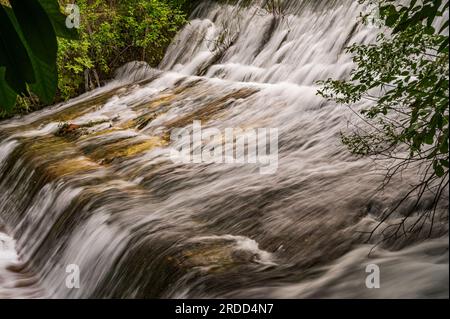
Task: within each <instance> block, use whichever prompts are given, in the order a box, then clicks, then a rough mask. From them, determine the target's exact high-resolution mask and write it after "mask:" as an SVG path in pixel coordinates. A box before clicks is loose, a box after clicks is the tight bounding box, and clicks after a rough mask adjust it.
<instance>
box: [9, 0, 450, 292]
mask: <svg viewBox="0 0 450 319" xmlns="http://www.w3.org/2000/svg"><path fill="white" fill-rule="evenodd" d="M361 9H362V8H361V7H360V6H359V5H358V4H357V1H349V0H340V1H338V0H336V1H307V0H298V1H296V0H292V1H287V0H286V1H284V2H283V5H282V6H281V7H280V8H277V10H273V11H267V10H265V9H263V8H262V7H261V6H258V5H257V4H254V5H252V6H239V5H227V4H218V3H215V2H213V1H204V2H202V3H200V4H199V5H198V7H197V9H196V10H195V11H194V13H193V18H192V21H191V23H190V24H189V25H187V26H186V27H185V28H184V29H183V30H182V31H181V32H180V33H179V34H178V35H177V37H176V38H175V40H174V41H173V43H172V45H171V46H170V48H169V49H168V52H167V54H166V56H165V58H164V60H163V62H162V63H161V65H160V68H159V70H154V69H149V68H146V67H145V66H144V65H142V64H139V63H138V64H129V65H126V66H124V67H123V68H122V69H121V70H119V71H118V75H117V78H116V80H114V81H112V82H111V83H110V84H108V85H106V86H105V87H103V88H100V89H98V90H96V91H93V92H90V93H88V94H85V95H83V96H81V97H79V98H77V99H74V100H72V101H70V102H68V103H66V104H62V105H57V106H54V107H52V108H48V109H45V110H43V111H40V112H36V113H34V114H30V115H28V116H25V117H22V118H18V119H12V120H8V121H4V122H2V123H0V176H1V180H0V190H1V192H0V217H1V222H2V223H3V227H4V228H5V229H4V230H2V229H0V231H4V232H6V233H8V235H9V236H11V237H12V238H14V239H15V240H16V244H15V247H16V250H17V251H18V252H20V254H19V256H16V253H15V251H14V250H13V247H14V242H13V240H12V239H11V238H10V237H8V236H6V234H3V233H0V297H24V296H25V297H26V296H28V297H59V298H61V297H62V298H75V297H82V298H89V297H102V298H107V297H120V298H142V297H147V298H149V297H165V298H167V297H168V298H173V297H178V298H181V297H183V298H190V297H255V298H256V297H275V298H298V297H369V298H370V297H388V298H389V297H447V298H448V295H449V287H448V272H449V266H448V237H447V236H448V235H447V234H448V226H447V224H448V215H447V209H448V199H446V201H444V202H442V203H441V204H440V205H439V207H438V212H437V218H436V220H435V222H434V223H435V225H434V228H433V232H432V234H431V237H432V238H431V239H426V240H422V238H421V237H420V236H418V237H415V238H407V239H405V240H399V241H396V242H392V243H391V242H389V243H384V244H383V245H382V246H380V247H379V248H378V249H376V250H375V251H374V252H373V253H372V254H371V255H370V256H368V253H369V251H370V249H371V248H372V247H373V245H374V244H375V243H376V242H377V240H379V238H380V237H379V236H380V235H379V234H375V237H374V239H373V240H372V242H371V243H368V244H365V243H364V237H363V236H362V235H361V232H362V231H369V230H371V229H372V228H373V227H374V226H375V225H376V224H377V223H378V220H379V216H380V214H381V213H382V212H383V210H384V209H386V208H388V207H390V206H392V205H393V203H395V201H396V200H398V199H399V198H401V197H402V195H404V194H405V191H406V189H407V186H408V185H409V182H410V181H412V180H414V179H415V178H417V176H415V172H406V173H405V174H404V176H403V178H402V180H395V181H393V182H392V183H391V185H390V186H389V187H388V188H387V189H386V190H385V191H384V192H382V193H380V192H376V189H377V187H378V186H379V185H380V183H381V181H382V179H383V172H382V171H379V170H378V166H376V165H375V164H374V163H373V162H372V161H370V160H369V159H357V158H355V157H353V156H352V155H351V154H349V152H348V150H347V149H346V147H345V146H343V145H341V143H340V141H339V132H340V131H341V130H345V129H346V126H347V122H348V120H349V119H350V120H351V121H357V119H356V118H354V117H352V113H351V112H350V111H349V110H348V109H346V108H344V107H340V106H337V105H334V104H332V103H329V102H326V101H324V100H323V99H321V98H320V97H318V96H317V95H316V91H317V87H316V85H315V82H316V81H317V80H320V79H326V78H329V77H334V78H338V77H345V76H346V75H347V74H348V72H349V71H350V70H351V68H352V63H351V59H350V57H349V56H348V55H346V54H345V53H344V47H345V46H346V45H348V44H350V43H353V42H370V41H373V39H374V36H375V32H374V30H371V29H370V28H364V27H361V26H359V25H358V24H357V17H358V15H359V12H360V11H361ZM355 107H358V106H357V105H356V106H355ZM193 121H201V124H202V126H203V128H204V129H207V128H212V127H214V128H218V129H219V130H225V129H226V128H238V127H239V128H242V129H247V128H277V129H278V136H277V138H278V141H277V142H278V161H277V169H276V172H274V173H273V174H260V170H259V168H260V167H259V165H258V164H214V163H176V162H174V161H173V160H172V159H171V156H170V154H171V147H173V143H174V142H173V141H171V139H170V138H169V136H170V133H171V132H172V130H173V129H175V128H187V129H190V128H191V127H192V125H193ZM62 123H63V124H62ZM269 142H271V141H269ZM214 143H216V144H217V143H219V141H215V142H214ZM426 202H427V201H426V200H425V201H424V204H423V207H419V208H418V209H417V212H414V213H417V214H418V213H420V209H424V206H425V205H426ZM408 209H410V208H408V205H405V206H404V207H402V208H401V209H400V211H399V213H398V214H399V215H398V216H397V218H401V217H402V214H405V213H409V210H408ZM394 218H395V216H394ZM411 218H412V219H411V220H412V221H414V218H417V217H414V216H413V217H411ZM0 227H1V225H0ZM370 263H375V264H377V265H379V267H380V269H381V271H382V283H381V289H367V288H366V286H365V280H366V276H367V273H366V272H365V267H366V265H367V264H370ZM68 265H77V266H78V267H79V270H80V287H79V288H78V289H69V288H68V287H67V286H66V277H67V275H68V274H67V273H66V267H67V266H68Z"/></svg>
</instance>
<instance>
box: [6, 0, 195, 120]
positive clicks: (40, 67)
mask: <svg viewBox="0 0 450 319" xmlns="http://www.w3.org/2000/svg"><path fill="white" fill-rule="evenodd" d="M2 2H3V3H5V0H0V3H2ZM9 3H10V4H11V7H12V8H11V7H9V6H7V5H3V6H2V7H1V8H2V9H1V10H2V11H0V20H1V22H0V24H1V25H0V39H1V40H0V81H1V82H0V111H1V109H2V108H3V109H6V110H9V111H7V112H6V113H5V112H4V113H3V116H8V115H11V114H14V113H17V112H20V111H21V109H30V108H31V109H33V108H39V107H41V106H43V105H48V104H52V103H54V102H56V101H61V100H66V99H69V98H71V97H74V96H77V95H79V94H81V93H83V92H85V91H86V90H89V89H93V88H95V87H97V86H100V85H101V84H102V83H103V82H104V81H106V80H108V79H110V78H111V76H112V73H113V71H114V70H115V69H116V68H117V67H119V66H121V65H122V64H124V63H126V62H129V61H132V60H143V61H146V62H148V63H149V64H150V65H152V66H156V65H157V64H158V63H159V62H160V60H161V59H162V57H163V54H164V51H165V49H166V47H167V46H168V45H169V44H170V41H171V40H172V38H173V36H174V35H175V34H176V32H177V31H178V29H179V28H180V27H181V26H182V25H184V24H185V23H186V14H187V12H188V10H189V9H190V8H191V7H192V5H193V3H195V1H187V0H121V1H103V0H78V1H77V2H76V4H77V5H78V6H79V9H80V22H81V25H80V28H79V29H78V30H77V31H78V32H76V31H75V29H68V28H67V27H66V25H65V20H66V17H65V15H63V14H62V13H61V8H63V7H64V6H65V5H67V4H69V3H72V1H69V0H60V1H59V2H58V1H57V0H25V1H23V0H11V1H9ZM14 8H16V9H17V12H18V13H17V15H16V14H15V11H14V10H15V9H14ZM36 8H38V9H36ZM30 10H31V11H32V12H31V11H30ZM43 12H44V13H45V14H46V15H43V14H42V13H43ZM3 17H8V18H7V19H4V18H3ZM19 17H20V19H19ZM25 17H29V19H25ZM36 25H39V27H36ZM3 30H5V31H3ZM8 30H15V33H14V32H10V31H8ZM77 33H78V34H79V36H78V35H77ZM15 34H16V36H14V37H13V36H11V35H15ZM43 34H45V35H46V36H45V37H44V38H43V36H42V35H43ZM55 35H56V36H58V37H59V38H58V39H56V37H55ZM74 39H76V41H75V40H74ZM5 41H9V42H5ZM11 41H15V42H11ZM56 41H57V42H56ZM12 48H17V49H14V50H13V49H12ZM3 61H5V62H3ZM1 66H5V67H1ZM17 94H20V95H19V98H18V99H17V97H16V96H17ZM16 100H17V103H16ZM14 105H15V107H14V108H13V106H14ZM1 117H2V114H1V112H0V118H1Z"/></svg>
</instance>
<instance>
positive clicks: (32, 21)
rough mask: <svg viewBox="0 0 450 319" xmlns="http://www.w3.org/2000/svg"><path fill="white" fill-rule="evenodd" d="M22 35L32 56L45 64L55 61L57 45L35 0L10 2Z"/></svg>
mask: <svg viewBox="0 0 450 319" xmlns="http://www.w3.org/2000/svg"><path fill="white" fill-rule="evenodd" d="M9 2H10V3H11V6H12V9H13V11H14V15H15V16H16V19H17V21H18V22H19V25H20V29H21V30H22V34H23V36H24V38H25V40H26V42H27V44H28V47H29V48H30V49H31V51H33V54H34V55H35V56H36V57H37V58H39V59H41V60H42V61H44V62H46V63H49V64H50V63H52V62H53V61H55V60H56V52H57V49H58V44H57V42H56V34H55V31H54V30H53V26H52V23H51V22H50V19H49V17H48V16H47V13H46V12H45V10H44V9H43V8H42V6H41V5H40V4H39V2H37V1H36V0H10V1H9Z"/></svg>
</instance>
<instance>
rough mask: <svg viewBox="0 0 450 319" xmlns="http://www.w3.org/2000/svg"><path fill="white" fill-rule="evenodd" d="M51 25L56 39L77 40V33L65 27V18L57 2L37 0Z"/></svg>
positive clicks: (73, 29)
mask: <svg viewBox="0 0 450 319" xmlns="http://www.w3.org/2000/svg"><path fill="white" fill-rule="evenodd" d="M38 1H39V3H40V4H41V6H42V8H44V10H45V12H47V15H48V17H49V18H50V21H51V23H52V25H53V29H54V30H55V33H56V35H57V36H58V37H62V38H66V39H70V40H77V39H79V35H78V32H77V30H76V29H75V28H68V27H67V26H66V16H65V15H64V14H62V13H61V10H60V7H59V4H58V1H57V0H38Z"/></svg>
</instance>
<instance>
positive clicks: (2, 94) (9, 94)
mask: <svg viewBox="0 0 450 319" xmlns="http://www.w3.org/2000/svg"><path fill="white" fill-rule="evenodd" d="M5 71H6V69H5V68H4V67H1V68H0V108H3V109H5V110H7V111H9V110H11V109H12V108H13V106H14V104H16V99H17V93H16V92H14V91H13V89H11V88H10V87H9V85H8V83H6V80H5Z"/></svg>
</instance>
